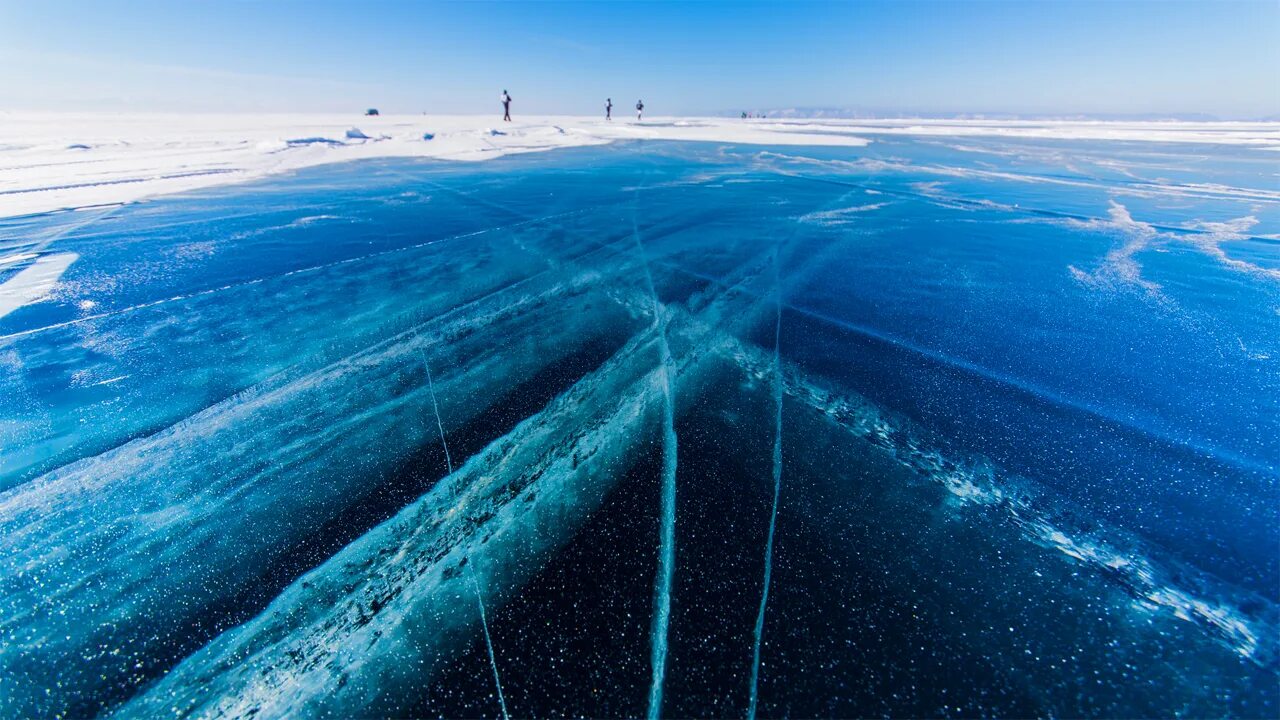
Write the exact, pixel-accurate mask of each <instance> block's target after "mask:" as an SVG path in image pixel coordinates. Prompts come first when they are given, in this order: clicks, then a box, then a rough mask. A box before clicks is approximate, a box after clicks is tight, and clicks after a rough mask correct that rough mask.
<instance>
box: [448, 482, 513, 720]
mask: <svg viewBox="0 0 1280 720" xmlns="http://www.w3.org/2000/svg"><path fill="white" fill-rule="evenodd" d="M452 472H453V471H452V470H451V471H450V473H452ZM467 575H468V576H469V577H470V578H471V589H472V590H474V591H475V593H476V607H478V608H480V627H481V628H482V629H483V630H484V645H485V647H486V648H488V649H489V667H491V668H493V684H494V686H496V687H497V688H498V706H499V707H500V708H502V720H510V716H509V715H507V701H506V698H504V697H503V696H502V678H500V677H498V660H497V658H495V657H494V656H493V639H492V638H490V637H489V620H488V618H486V617H485V614H484V598H482V597H481V596H480V585H479V583H477V582H476V574H475V571H474V570H468V572H467Z"/></svg>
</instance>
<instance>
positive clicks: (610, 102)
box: [604, 98, 613, 120]
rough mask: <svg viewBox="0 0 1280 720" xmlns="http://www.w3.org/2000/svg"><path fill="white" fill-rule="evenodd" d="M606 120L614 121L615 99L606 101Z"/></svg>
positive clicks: (606, 99)
mask: <svg viewBox="0 0 1280 720" xmlns="http://www.w3.org/2000/svg"><path fill="white" fill-rule="evenodd" d="M604 119H605V120H612V119H613V98H605V101H604Z"/></svg>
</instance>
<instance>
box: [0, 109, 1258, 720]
mask: <svg viewBox="0 0 1280 720" xmlns="http://www.w3.org/2000/svg"><path fill="white" fill-rule="evenodd" d="M436 120H437V119H434V118H433V119H432V122H431V123H430V124H429V125H428V124H427V123H426V122H425V121H421V120H419V119H414V120H413V121H412V122H409V121H408V120H404V119H401V120H395V119H392V120H390V121H387V122H389V123H391V124H388V125H386V126H385V127H384V126H377V125H376V124H377V123H380V122H383V120H379V119H373V120H369V121H368V122H373V123H375V126H373V127H365V124H366V121H365V120H363V119H362V120H361V127H362V129H364V130H367V131H368V132H369V136H370V137H378V138H381V137H382V135H388V134H389V135H391V136H392V137H391V139H379V140H376V141H375V140H368V141H363V140H357V141H350V142H348V141H347V140H340V141H338V143H340V144H331V143H319V144H311V145H307V146H305V147H301V146H299V147H295V148H289V149H286V148H287V143H286V142H285V139H286V138H312V137H319V138H342V137H343V133H344V132H345V130H346V129H348V128H350V121H349V120H347V121H344V122H338V121H336V120H335V122H334V123H332V124H317V125H313V126H304V125H298V124H296V122H295V121H294V119H289V120H288V122H285V120H283V119H271V118H259V119H257V122H258V123H259V124H260V125H262V128H259V129H260V130H262V129H263V128H267V129H270V130H271V131H272V137H274V138H276V139H278V142H267V141H268V140H270V138H267V137H266V136H265V134H264V135H263V136H262V137H261V138H260V137H259V136H257V135H254V134H252V133H251V134H250V135H249V136H247V137H245V138H243V141H244V143H245V144H244V146H243V147H240V146H236V147H237V148H238V149H235V150H231V149H226V148H223V149H225V150H226V152H227V153H228V155H227V157H228V158H235V157H240V155H239V154H240V153H245V157H249V156H255V157H256V154H268V155H272V154H287V153H294V152H300V153H312V152H317V153H319V152H331V151H332V152H334V153H336V154H337V158H345V157H348V156H349V155H351V156H358V153H361V152H365V151H364V150H360V148H383V147H384V146H385V147H391V148H395V147H396V144H397V143H400V142H401V141H404V142H408V141H409V140H412V141H413V142H414V143H415V144H416V145H417V146H429V145H431V144H430V143H423V142H422V141H421V140H420V139H419V138H420V137H421V133H422V128H423V127H424V126H429V127H431V128H433V129H437V130H438V131H439V132H440V136H439V137H438V140H437V141H433V142H438V141H444V142H446V144H447V143H454V145H453V147H458V146H460V145H459V144H463V143H479V144H480V145H484V144H486V143H489V142H493V143H498V144H499V145H498V146H497V149H496V150H493V152H494V154H497V153H507V152H509V151H515V150H517V149H520V150H528V149H534V148H544V147H547V146H548V143H543V142H542V140H540V139H539V138H540V137H541V136H539V135H538V133H539V132H541V130H539V129H538V127H537V126H536V125H535V124H533V123H530V124H528V125H521V124H519V123H516V124H514V126H513V127H512V128H510V133H509V134H508V135H506V136H500V137H493V136H488V135H486V134H485V133H484V132H483V129H484V127H485V126H484V125H483V124H479V122H478V121H477V122H476V123H475V124H473V125H466V124H461V122H462V121H458V122H459V124H458V125H455V126H450V125H448V123H447V122H446V123H438V122H436ZM398 122H403V123H405V124H404V125H403V126H400V125H396V124H395V123H398ZM420 122H421V123H422V124H419V123H420ZM290 123H293V124H290ZM556 125H558V126H559V127H561V128H563V129H564V131H565V133H564V136H565V137H566V138H568V139H567V140H566V141H565V143H566V144H572V143H577V142H580V141H584V140H583V137H582V135H586V136H588V138H589V139H590V141H591V142H595V141H597V140H599V141H604V140H611V139H623V138H626V137H633V138H640V137H643V136H644V135H645V134H647V133H651V134H652V137H653V138H659V139H660V138H664V137H669V136H671V135H668V133H670V134H674V133H689V134H690V136H691V137H690V139H704V140H709V139H715V137H716V135H715V134H716V133H729V132H730V131H733V132H737V131H738V130H739V129H741V128H750V132H751V133H760V135H759V136H758V138H757V139H760V140H761V141H764V138H766V137H768V136H769V134H770V133H771V134H775V135H777V134H782V133H790V132H793V131H802V132H803V133H805V135H804V136H802V140H801V141H802V142H804V143H810V142H816V139H815V138H819V137H830V135H828V134H822V133H835V134H841V133H848V132H852V130H851V128H853V127H854V125H848V126H845V125H825V124H824V125H821V126H820V127H819V126H817V125H814V124H808V125H802V126H795V125H792V124H789V123H769V124H765V123H749V124H743V125H741V126H740V125H739V124H738V123H737V122H736V121H733V122H731V121H706V122H703V121H690V122H685V123H684V124H676V123H671V124H669V126H667V125H663V124H661V123H659V124H654V125H652V126H651V125H649V124H646V125H643V126H626V125H625V124H622V123H620V124H619V125H620V126H621V127H620V128H619V129H617V130H611V131H609V132H613V133H616V135H610V136H606V135H605V134H604V133H605V131H603V130H601V131H599V132H598V133H597V131H596V130H591V131H590V133H587V132H586V131H585V130H583V129H582V128H583V125H582V124H575V122H571V121H569V120H567V119H559V120H557V121H556V123H555V124H553V125H551V126H550V127H549V132H548V134H547V136H548V137H551V134H552V133H554V135H555V136H560V132H559V131H558V130H556ZM857 127H858V128H859V129H858V131H857V132H858V135H857V136H856V137H862V136H867V137H873V138H874V139H875V142H872V143H871V144H869V145H863V144H859V143H861V141H858V143H855V142H853V141H852V140H850V141H849V142H846V143H844V144H843V145H832V146H816V145H809V146H807V147H800V146H796V145H792V146H789V147H785V148H784V147H763V148H762V147H753V146H752V145H750V144H742V143H684V142H666V141H645V142H612V143H610V144H608V145H605V146H601V147H584V148H576V149H575V148H562V149H560V150H557V152H554V153H543V154H539V155H536V156H535V155H518V154H513V155H511V156H509V157H506V158H504V159H501V160H498V161H496V162H493V163H479V164H476V163H471V164H460V163H448V162H438V161H423V160H417V159H403V158H401V159H381V160H378V159H368V160H366V161H364V162H359V163H350V164H342V165H327V166H325V167H315V168H309V169H305V170H298V171H297V172H296V173H294V174H290V175H287V176H281V177H273V178H267V179H265V180H263V179H260V180H258V181H257V182H254V183H250V184H242V185H235V186H229V187H225V188H213V189H204V190H200V191H199V192H194V193H188V194H184V195H176V196H174V197H166V198H156V199H152V200H148V201H146V202H138V203H135V204H130V205H125V206H119V207H110V208H95V209H88V210H82V211H78V212H54V213H48V214H42V215H33V216H26V217H10V218H7V219H5V220H3V221H0V293H4V294H3V295H0V296H3V297H12V298H17V300H15V301H13V302H11V303H10V305H9V306H7V307H9V308H10V309H9V310H8V311H7V312H6V313H5V314H3V316H0V367H2V368H4V372H3V373H0V715H5V716H10V715H12V716H35V715H41V716H55V715H64V716H93V715H99V714H115V715H117V716H121V717H137V716H151V715H157V714H166V715H167V714H173V713H177V714H180V715H187V716H193V717H258V718H261V717H284V716H289V717H314V716H330V717H332V716H342V717H346V716H359V717H364V716H379V715H388V716H425V715H437V716H480V715H486V716H496V715H499V714H501V715H503V716H506V715H507V713H508V712H509V713H510V714H511V715H514V716H526V715H528V716H542V715H551V714H564V715H584V716H620V717H634V716H638V715H641V714H644V713H646V712H648V713H650V714H652V715H661V716H695V715H698V716H701V715H716V716H721V715H735V716H740V715H744V714H745V715H748V716H753V715H758V716H762V717H768V716H775V715H784V714H792V715H802V716H822V715H839V716H866V715H909V716H941V715H1004V716H1028V715H1113V716H1151V715H1167V714H1176V713H1185V714H1190V715H1242V716H1254V715H1269V714H1274V712H1273V711H1274V709H1275V708H1276V706H1277V705H1276V703H1277V702H1280V698H1278V697H1277V689H1276V688H1277V687H1280V685H1278V684H1277V682H1276V681H1277V679H1278V676H1277V672H1278V668H1280V665H1278V664H1277V663H1278V662H1280V652H1278V647H1277V645H1278V643H1277V637H1280V611H1278V610H1277V598H1276V597H1275V594H1274V588H1275V585H1276V582H1277V581H1280V557H1277V553H1276V550H1275V549H1276V547H1278V546H1280V538H1278V537H1277V528H1278V527H1280V517H1278V513H1280V510H1278V507H1280V503H1276V502H1275V499H1276V497H1277V492H1280V472H1277V468H1278V467H1280V445H1278V444H1277V441H1276V438H1277V437H1280V425H1278V424H1277V423H1280V420H1278V419H1277V418H1280V366H1277V364H1276V362H1277V360H1280V345H1278V344H1277V343H1278V342H1280V340H1278V338H1280V332H1277V330H1278V329H1280V283H1278V282H1277V280H1276V276H1275V274H1274V271H1275V270H1276V269H1277V267H1280V265H1278V264H1277V263H1276V261H1275V259H1274V255H1275V252H1274V250H1275V246H1276V242H1277V238H1280V197H1278V196H1276V195H1275V192H1274V187H1273V182H1272V180H1273V173H1274V160H1273V159H1272V158H1273V157H1274V153H1273V152H1272V151H1271V150H1269V149H1268V147H1269V145H1270V144H1271V139H1270V138H1269V137H1266V136H1264V135H1265V132H1269V131H1267V130H1266V129H1265V128H1263V129H1261V130H1260V129H1258V128H1248V127H1234V126H1221V127H1212V128H1210V127H1207V126H1206V127H1199V128H1197V129H1188V128H1183V127H1176V128H1152V127H1137V126H1097V127H1095V126H1088V125H1070V126H1068V125H1053V126H1047V125H1035V126H1029V125H1016V124H1007V125H999V124H978V123H974V124H966V123H954V124H951V125H946V126H945V127H943V126H937V125H934V124H931V123H920V124H919V126H918V127H917V126H906V125H901V124H892V123H884V124H881V125H878V126H876V127H875V128H873V130H874V132H864V131H865V130H866V129H867V126H866V125H865V124H859V125H857ZM944 129H945V130H946V131H947V132H950V133H952V134H953V135H955V134H966V135H968V137H965V138H964V139H963V142H961V141H960V140H958V139H956V138H954V137H953V138H950V139H948V138H941V137H938V136H937V135H938V134H939V133H942V132H943V130H944ZM819 130H821V131H822V132H821V133H819V132H818V131H819ZM277 131H278V132H277ZM1050 131H1052V133H1055V134H1054V136H1053V137H1051V138H1047V139H1046V138H1044V137H1041V135H1043V134H1044V133H1048V132H1050ZM263 132H264V133H265V130H263ZM743 132H745V130H744V131H743ZM1165 132H1185V133H1191V134H1190V135H1187V136H1186V137H1183V138H1181V140H1185V141H1186V142H1165V141H1164V140H1167V139H1168V138H1165V137H1164V136H1162V135H1160V134H1159V133H1165ZM591 133H597V134H595V135H591ZM1072 133H1076V134H1087V133H1094V134H1095V135H1098V136H1102V135H1104V134H1105V136H1106V137H1113V136H1114V137H1121V136H1123V137H1125V138H1127V139H1135V138H1136V136H1137V134H1139V133H1148V134H1149V137H1145V139H1144V140H1143V142H1142V143H1136V142H1114V141H1112V140H1082V139H1080V138H1078V137H1069V136H1070V135H1071V134H1072ZM1258 133H1263V135H1259V134H1258ZM1209 135H1212V137H1208V136H1209ZM77 137H78V139H80V140H83V141H84V144H86V145H89V146H90V150H87V151H85V150H78V151H75V152H76V157H79V158H84V157H86V156H85V153H94V152H99V151H100V150H102V149H103V148H109V147H111V143H110V141H109V140H104V139H101V138H95V137H92V136H90V134H88V133H85V132H81V133H80V134H79V135H78V136H77ZM192 137H198V135H192ZM397 138H399V139H397ZM508 142H509V143H512V144H511V145H503V143H508ZM548 142H550V141H548ZM263 143H265V144H263ZM540 143H541V144H540ZM1238 143H1244V144H1238ZM46 144H47V145H48V146H49V147H48V148H46V149H45V150H42V151H41V152H48V153H52V152H53V150H52V149H49V148H53V147H54V146H55V145H56V148H57V149H58V152H66V151H65V146H66V144H67V143H66V142H65V141H62V142H60V143H55V142H54V140H53V139H50V140H49V141H48V143H46ZM259 144H262V146H261V147H259ZM220 147H222V146H219V145H217V144H214V145H211V146H210V147H209V148H205V149H202V150H200V151H199V152H198V153H195V154H196V155H200V154H201V153H205V152H206V151H207V152H209V153H215V152H221V151H222V150H218V149H217V148H220ZM477 147H479V145H477ZM187 149H188V150H190V149H192V148H191V146H187ZM167 152H168V151H164V152H160V151H157V153H156V155H155V156H154V157H153V158H152V159H153V160H155V162H170V161H171V160H172V158H171V157H169V155H168V154H167ZM370 152H372V151H370ZM378 152H382V150H378ZM389 152H391V153H392V154H395V153H396V152H399V151H397V150H392V151H389ZM485 152H488V151H485ZM146 155H147V153H146V152H145V148H138V147H135V145H132V144H131V145H130V146H128V149H123V146H122V150H121V156H120V162H121V163H125V161H126V160H127V161H128V162H135V161H136V162H137V163H140V164H137V165H134V166H133V167H144V166H145V165H146V162H144V160H145V159H146V158H145V156H146ZM211 156H212V155H211ZM33 157H34V155H33ZM369 157H370V158H371V157H372V156H369ZM129 158H132V160H130V159H129ZM337 158H335V159H337ZM112 162H115V161H112ZM148 162H149V161H148ZM201 162H203V161H201ZM308 162H309V161H308ZM103 167H104V168H105V167H107V165H104V166H103ZM121 167H124V165H121ZM6 172H7V171H6ZM86 172H88V171H87V170H86ZM202 182H203V181H202ZM110 187H115V186H110ZM152 189H153V190H154V188H152ZM56 192H61V191H56ZM150 192H151V190H148V193H150ZM55 271H56V272H55ZM677 458H678V462H677Z"/></svg>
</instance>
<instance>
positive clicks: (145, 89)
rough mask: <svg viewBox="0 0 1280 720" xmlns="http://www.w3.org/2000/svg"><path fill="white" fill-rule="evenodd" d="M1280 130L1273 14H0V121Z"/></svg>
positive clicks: (215, 9) (788, 7)
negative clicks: (1027, 119) (473, 118)
mask: <svg viewBox="0 0 1280 720" xmlns="http://www.w3.org/2000/svg"><path fill="white" fill-rule="evenodd" d="M503 88H508V89H510V91H511V94H512V95H513V96H514V97H515V106H514V107H515V110H516V112H528V113H575V114H577V113H590V114H594V113H596V112H598V111H599V106H600V105H601V103H602V101H603V100H604V98H605V97H607V96H611V97H613V99H614V101H615V103H618V104H620V105H622V106H627V105H629V104H633V103H634V102H635V100H636V99H637V98H641V97H642V98H644V100H645V103H646V105H647V106H648V109H649V111H650V112H652V113H654V114H658V115H662V114H698V113H709V112H716V111H728V110H737V109H750V108H778V107H794V106H801V107H853V108H861V109H865V110H871V111H879V112H882V113H894V112H903V113H912V112H940V113H949V112H1014V113H1024V114H1065V113H1209V114H1213V115H1218V116H1222V117H1258V116H1266V115H1277V114H1280V0H1256V1H1243V2H1232V1H1230V0H1210V1H1206V2H1124V1H1121V0H1116V1H1106V2H1052V1H1048V0H1043V1H1040V2H1032V1H1029V2H1020V3H1012V2H995V1H987V2H976V1H962V0H951V1H943V2H855V1H854V0H848V1H847V2H777V3H743V2H716V1H711V0H708V1H705V2H691V3H678V4H677V3H665V2H633V3H624V2H581V3H561V2H532V1H529V2H505V3H490V2H449V3H438V2H427V1H425V0H422V1H413V0H401V1H393V0H387V1H385V2H381V1H379V0H347V1H345V2H328V1H325V0H313V1H311V2H301V1H297V2H295V1H292V0H289V1H285V0H279V1H269V0H258V1H250V0H223V1H221V2H214V1H211V0H164V1H158V0H147V1H143V0H133V1H125V0H0V109H58V110H77V109H84V110H174V111H187V110H227V111H242V110H255V111H286V112H287V111H349V110H351V109H352V108H364V107H366V106H377V107H379V108H380V109H382V110H383V111H384V112H423V111H428V112H436V113H461V112H492V111H493V109H494V105H495V103H496V97H497V95H498V93H499V92H500V91H501V90H502V89H503Z"/></svg>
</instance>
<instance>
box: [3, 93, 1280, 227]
mask: <svg viewBox="0 0 1280 720" xmlns="http://www.w3.org/2000/svg"><path fill="white" fill-rule="evenodd" d="M517 117H518V118H519V119H518V120H517V121H516V122H513V123H503V122H501V121H499V120H498V119H497V118H496V117H494V116H427V115H384V116H381V117H361V116H358V115H212V114H210V115H159V114H151V115H143V114H136V115H119V114H88V113H86V114H65V113H62V114H47V113H46V114H41V113H9V112H0V217H13V216H19V215H28V214H35V213H43V212H50V211H54V210H61V209H70V208H83V207H90V206H97V205H109V204H117V203H125V202H132V201H136V200H140V199H143V198H147V197H152V196H156V195H163V194H169V193H175V192H182V191H186V190H194V189H199V188H205V187H210V186H214V185H223V184H228V183H235V182H243V181H246V180H252V179H255V178H260V177H263V176H266V175H270V174H274V173H280V172H288V171H291V170H296V169H299V168H304V167H308V166H313V165H321V164H326V163H333V162H343V161H347V160H356V159H364V158H379V157H422V158H438V159H444V160H460V161H475V160H486V159H490V158H495V157H500V156H502V155H505V154H509V153H520V152H534V151H539V150H550V149H555V148H562V147H572V146H582V145H598V144H603V143H609V142H614V141H617V140H637V139H649V140H693V141H699V140H701V141H716V142H733V143H743V144H760V145H832V146H845V147H857V146H862V145H866V144H867V143H868V142H870V140H869V138H874V137H875V136H876V135H882V134H907V135H931V136H954V137H964V136H976V135H988V136H992V135H994V136H1002V137H1015V138H1063V139H1094V140H1130V141H1143V140H1148V141H1161V142H1203V143H1226V144H1247V145H1256V146H1259V147H1268V148H1280V123H1174V122H1147V123H1112V122H1049V121H1046V122H1028V121H1017V122H997V121H972V120H971V121H939V120H881V121H866V120H821V121H817V120H798V121H773V120H738V119H729V118H653V119H646V120H645V121H644V122H643V123H637V122H635V120H634V119H632V118H629V117H620V118H617V119H615V120H614V121H613V122H605V121H604V120H603V119H600V118H583V117H528V118H525V117H519V116H517ZM361 135H363V136H366V137H360V136H361ZM427 135H430V136H431V137H430V139H426V137H425V136H427Z"/></svg>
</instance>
